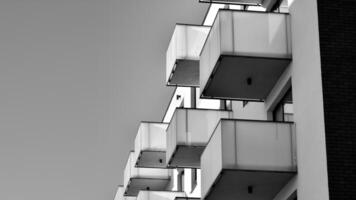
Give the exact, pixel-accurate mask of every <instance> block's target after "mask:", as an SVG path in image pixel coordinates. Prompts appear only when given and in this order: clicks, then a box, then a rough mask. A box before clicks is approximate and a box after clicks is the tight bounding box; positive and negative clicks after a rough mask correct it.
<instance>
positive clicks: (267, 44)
mask: <svg viewBox="0 0 356 200" xmlns="http://www.w3.org/2000/svg"><path fill="white" fill-rule="evenodd" d="M288 19H289V15H288V14H280V13H263V12H248V11H237V10H223V9H220V10H219V12H218V15H217V17H216V18H215V21H214V24H213V26H212V28H211V31H210V33H209V36H208V38H207V40H206V42H205V45H204V47H203V49H202V52H201V55H200V88H201V96H202V97H203V98H219V99H238V100H258V101H261V100H262V101H263V100H264V99H265V98H266V97H267V95H268V94H269V91H270V90H271V89H272V88H273V86H274V85H275V84H276V82H277V80H278V79H279V77H280V76H281V74H282V73H283V71H284V70H285V68H286V67H287V66H288V65H289V63H290V61H291V58H292V53H291V43H290V42H291V41H290V33H289V32H290V31H289V20H288Z"/></svg>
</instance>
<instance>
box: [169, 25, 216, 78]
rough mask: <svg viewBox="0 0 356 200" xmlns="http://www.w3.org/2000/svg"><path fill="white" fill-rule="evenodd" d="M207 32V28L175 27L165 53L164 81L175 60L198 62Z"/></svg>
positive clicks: (208, 29) (208, 28)
mask: <svg viewBox="0 0 356 200" xmlns="http://www.w3.org/2000/svg"><path fill="white" fill-rule="evenodd" d="M209 31H210V27H207V26H193V25H182V24H177V25H176V27H175V29H174V32H173V35H172V38H171V41H170V43H169V46H168V49H167V53H166V81H168V80H169V77H170V75H171V72H172V69H173V67H174V65H175V62H176V60H177V59H187V60H199V54H200V51H201V49H202V48H203V45H204V42H205V40H206V37H207V35H208V33H209Z"/></svg>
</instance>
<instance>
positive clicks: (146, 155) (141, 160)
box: [135, 151, 166, 168]
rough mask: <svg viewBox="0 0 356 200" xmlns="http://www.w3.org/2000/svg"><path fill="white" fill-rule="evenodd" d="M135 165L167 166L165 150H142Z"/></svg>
mask: <svg viewBox="0 0 356 200" xmlns="http://www.w3.org/2000/svg"><path fill="white" fill-rule="evenodd" d="M135 167H149V168H165V167H166V152H165V151H141V152H140V156H139V157H138V159H137V162H136V166H135Z"/></svg>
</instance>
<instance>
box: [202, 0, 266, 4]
mask: <svg viewBox="0 0 356 200" xmlns="http://www.w3.org/2000/svg"><path fill="white" fill-rule="evenodd" d="M199 2H203V3H227V4H237V5H260V4H262V0H199Z"/></svg>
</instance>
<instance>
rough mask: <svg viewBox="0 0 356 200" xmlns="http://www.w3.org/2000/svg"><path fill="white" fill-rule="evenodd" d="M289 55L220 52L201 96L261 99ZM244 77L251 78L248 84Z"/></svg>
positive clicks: (276, 78) (287, 61) (274, 80)
mask: <svg viewBox="0 0 356 200" xmlns="http://www.w3.org/2000/svg"><path fill="white" fill-rule="evenodd" d="M290 61H291V59H280V58H261V57H247V56H231V55H222V56H220V59H219V61H218V62H217V63H216V65H215V68H214V70H213V73H212V74H211V75H210V78H209V80H208V82H207V84H206V86H205V88H204V91H203V93H202V97H205V98H219V99H238V100H254V101H262V100H264V99H265V98H266V97H267V95H268V94H269V92H270V91H271V89H272V88H273V86H274V85H275V84H276V82H277V80H278V79H279V77H280V76H281V74H282V73H283V71H284V70H285V69H286V67H287V66H288V65H289V63H290ZM248 79H250V80H251V82H250V84H248Z"/></svg>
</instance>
